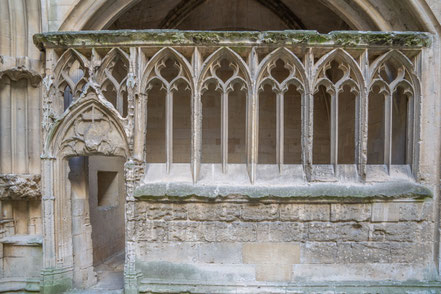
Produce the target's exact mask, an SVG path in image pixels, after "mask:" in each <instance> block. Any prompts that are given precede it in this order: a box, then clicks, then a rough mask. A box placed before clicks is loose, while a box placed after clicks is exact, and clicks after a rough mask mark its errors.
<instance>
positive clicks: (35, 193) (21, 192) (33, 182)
mask: <svg viewBox="0 0 441 294" xmlns="http://www.w3.org/2000/svg"><path fill="white" fill-rule="evenodd" d="M40 178H41V176H40V175H14V174H2V175H0V200H22V199H26V200H34V199H35V200H38V199H40V198H41V188H40Z"/></svg>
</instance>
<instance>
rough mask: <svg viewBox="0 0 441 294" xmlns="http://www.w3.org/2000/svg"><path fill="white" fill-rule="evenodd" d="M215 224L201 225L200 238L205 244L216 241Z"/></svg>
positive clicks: (205, 223) (206, 223) (204, 223)
mask: <svg viewBox="0 0 441 294" xmlns="http://www.w3.org/2000/svg"><path fill="white" fill-rule="evenodd" d="M216 225H217V223H216V222H203V223H201V237H202V240H203V241H205V242H214V241H216Z"/></svg>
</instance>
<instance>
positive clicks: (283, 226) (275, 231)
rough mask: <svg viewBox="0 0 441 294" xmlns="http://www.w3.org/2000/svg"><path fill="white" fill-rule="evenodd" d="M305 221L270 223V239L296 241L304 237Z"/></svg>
mask: <svg viewBox="0 0 441 294" xmlns="http://www.w3.org/2000/svg"><path fill="white" fill-rule="evenodd" d="M304 227H305V225H304V224H303V223H292V222H289V223H285V222H277V223H269V239H270V241H272V242H295V241H301V240H303V239H304V235H305V230H304Z"/></svg>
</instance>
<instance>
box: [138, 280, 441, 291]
mask: <svg viewBox="0 0 441 294" xmlns="http://www.w3.org/2000/svg"><path fill="white" fill-rule="evenodd" d="M140 284H141V285H140V287H139V290H140V293H219V294H221V293H243V294H245V293H253V294H254V293H296V294H312V293H314V294H360V293H383V294H402V293H418V294H438V293H441V283H439V282H425V283H424V282H423V283H418V282H417V283H372V284H367V283H362V282H353V283H341V284H340V283H337V284H330V283H326V284H316V285H313V284H311V285H299V284H297V285H292V286H291V285H287V284H285V285H259V286H258V285H196V284H190V283H188V284H172V283H161V282H158V281H149V280H147V279H143V280H141V283H140Z"/></svg>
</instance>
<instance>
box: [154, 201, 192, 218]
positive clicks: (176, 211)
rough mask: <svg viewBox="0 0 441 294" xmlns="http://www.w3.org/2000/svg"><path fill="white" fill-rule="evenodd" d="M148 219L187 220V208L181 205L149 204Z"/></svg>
mask: <svg viewBox="0 0 441 294" xmlns="http://www.w3.org/2000/svg"><path fill="white" fill-rule="evenodd" d="M146 217H147V218H148V219H151V220H164V221H170V220H186V219H187V208H186V206H185V205H180V204H176V203H173V204H160V203H159V204H158V203H149V205H147V207H146Z"/></svg>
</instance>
